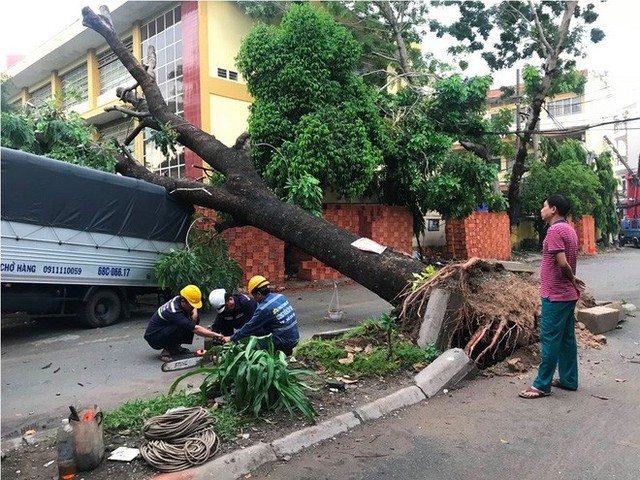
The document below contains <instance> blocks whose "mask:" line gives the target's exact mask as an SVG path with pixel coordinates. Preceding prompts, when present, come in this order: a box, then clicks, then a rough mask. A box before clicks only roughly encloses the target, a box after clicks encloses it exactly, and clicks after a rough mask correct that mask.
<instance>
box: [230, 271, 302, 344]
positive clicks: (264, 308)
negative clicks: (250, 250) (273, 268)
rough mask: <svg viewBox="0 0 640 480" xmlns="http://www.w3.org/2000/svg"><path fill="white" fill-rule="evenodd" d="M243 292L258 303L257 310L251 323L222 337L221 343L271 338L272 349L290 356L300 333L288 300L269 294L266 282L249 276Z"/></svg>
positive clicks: (259, 277) (261, 277) (270, 292)
mask: <svg viewBox="0 0 640 480" xmlns="http://www.w3.org/2000/svg"><path fill="white" fill-rule="evenodd" d="M247 289H248V290H249V293H250V294H251V296H252V297H253V298H255V299H256V301H257V302H258V308H256V311H255V312H254V314H253V317H251V320H249V321H248V322H247V323H245V324H244V326H243V327H242V328H240V330H238V331H237V332H235V333H234V334H233V335H230V336H225V337H224V341H225V342H237V341H238V340H240V339H242V338H244V337H248V336H251V335H254V336H264V335H272V338H273V345H274V347H275V348H276V349H277V350H280V351H282V352H284V354H285V355H291V354H292V353H293V349H294V347H295V346H296V345H297V344H298V340H300V332H299V331H298V322H297V320H296V312H295V311H294V310H293V307H292V306H291V304H290V303H289V300H287V297H285V296H284V295H281V294H279V293H273V292H272V291H271V290H270V289H269V281H268V280H267V279H266V278H264V277H263V276H261V275H256V276H255V277H252V278H251V280H249V285H248V287H247ZM261 346H262V347H264V344H263V343H261Z"/></svg>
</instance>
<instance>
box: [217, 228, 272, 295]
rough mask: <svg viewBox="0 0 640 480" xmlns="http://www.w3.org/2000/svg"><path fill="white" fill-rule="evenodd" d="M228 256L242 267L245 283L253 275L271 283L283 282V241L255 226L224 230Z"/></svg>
mask: <svg viewBox="0 0 640 480" xmlns="http://www.w3.org/2000/svg"><path fill="white" fill-rule="evenodd" d="M222 235H223V236H224V238H225V240H226V241H227V243H228V244H229V256H230V257H231V258H233V259H234V260H235V261H236V262H238V263H239V264H240V267H242V271H243V272H244V282H243V284H246V283H247V282H248V281H249V279H250V278H251V277H252V276H254V275H263V276H264V277H266V278H267V279H268V280H269V281H270V282H271V283H272V284H276V285H277V284H282V282H284V242H283V241H282V240H278V239H277V238H276V237H272V236H271V235H269V234H268V233H265V232H263V231H262V230H259V229H257V228H255V227H239V228H230V229H228V230H225V231H224V232H223V233H222Z"/></svg>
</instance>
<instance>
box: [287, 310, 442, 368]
mask: <svg viewBox="0 0 640 480" xmlns="http://www.w3.org/2000/svg"><path fill="white" fill-rule="evenodd" d="M389 333H390V335H391V341H392V342H393V350H392V351H391V352H392V353H391V355H389V351H390V349H389ZM383 335H384V338H385V340H386V344H385V345H383V344H382V336H383ZM351 342H356V344H359V345H362V344H363V342H366V343H368V344H369V345H371V346H372V348H371V349H370V350H369V351H368V352H366V353H365V352H364V351H362V352H355V353H354V355H353V361H352V362H351V363H341V362H339V360H340V359H343V358H344V357H345V355H346V351H345V347H344V344H345V343H346V344H350V343H351ZM438 355H440V352H439V351H438V349H437V348H436V347H435V346H433V345H427V346H426V347H424V348H420V347H418V346H417V345H414V344H413V343H411V342H409V341H406V340H403V339H402V338H401V337H399V336H398V335H397V333H396V331H395V317H394V316H392V315H383V316H381V317H380V318H373V319H367V320H365V321H364V322H362V323H361V324H360V325H358V326H357V327H355V328H352V329H351V330H349V331H348V332H346V333H345V334H343V335H341V336H339V337H336V338H333V339H330V340H315V339H314V340H307V341H305V342H302V343H301V344H300V345H298V347H297V348H296V358H297V359H298V360H299V361H301V362H304V363H305V364H307V365H310V366H312V367H313V368H317V369H323V370H325V371H326V372H327V373H328V374H336V375H344V374H348V375H350V376H352V377H356V378H358V377H368V376H380V375H387V374H393V373H396V372H398V371H399V370H401V369H414V368H415V367H416V365H425V366H426V365H427V364H429V363H430V362H432V361H433V360H434V359H435V358H437V357H438Z"/></svg>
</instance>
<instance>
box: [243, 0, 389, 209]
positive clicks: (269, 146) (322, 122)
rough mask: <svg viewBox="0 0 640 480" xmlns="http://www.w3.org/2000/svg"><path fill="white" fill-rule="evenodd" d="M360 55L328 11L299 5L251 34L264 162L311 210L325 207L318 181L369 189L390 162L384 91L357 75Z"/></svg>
mask: <svg viewBox="0 0 640 480" xmlns="http://www.w3.org/2000/svg"><path fill="white" fill-rule="evenodd" d="M359 55H360V46H359V45H358V43H357V42H355V41H354V39H353V37H352V36H351V34H350V33H349V32H348V31H347V30H346V29H344V28H342V27H339V26H337V25H336V24H335V22H334V21H333V20H332V19H331V17H330V16H329V15H328V14H327V13H325V12H323V11H321V10H319V9H316V8H314V7H312V6H310V5H293V6H291V7H290V9H289V10H288V12H287V13H286V15H285V16H284V18H283V20H282V23H281V25H280V26H279V27H273V26H267V25H259V26H257V27H256V28H255V29H254V30H253V31H252V32H251V33H250V34H249V35H248V36H247V37H245V39H244V40H243V42H242V46H241V49H240V53H239V55H238V57H237V65H238V68H239V70H240V71H241V73H242V75H243V77H244V78H245V79H246V81H247V88H248V90H249V92H250V93H251V95H252V96H253V97H254V99H255V101H254V103H253V104H252V105H251V114H250V118H249V132H250V133H251V138H252V158H253V160H254V162H255V164H256V168H257V169H258V171H259V172H260V173H261V174H262V175H263V177H264V178H265V180H266V181H267V183H268V185H269V186H270V187H271V188H272V189H273V191H274V192H275V193H276V195H278V196H280V197H281V198H286V199H288V200H289V201H295V202H296V203H298V202H300V203H298V204H299V205H301V206H303V207H304V208H306V209H308V210H311V211H316V212H317V211H319V210H320V205H319V201H317V199H318V198H319V196H318V195H317V193H318V188H320V189H321V190H322V191H324V189H326V188H331V189H333V190H334V191H336V192H337V193H339V194H340V195H343V196H345V197H347V198H353V197H355V196H358V195H361V194H362V193H363V192H364V191H365V189H366V188H367V187H368V186H369V185H370V183H371V181H372V179H373V174H374V171H375V168H376V166H377V165H379V164H380V163H381V162H382V153H381V150H380V147H379V144H380V142H381V135H382V129H381V119H380V117H379V114H378V110H377V106H376V103H375V99H376V93H375V91H373V90H372V89H370V88H369V87H367V86H365V85H364V83H363V82H362V80H360V79H359V78H357V77H355V76H354V75H353V71H354V69H355V66H356V64H357V60H358V58H359ZM283 85H286V88H283ZM311 178H315V179H316V180H317V181H318V182H317V183H316V182H312V181H311V180H310V179H311ZM298 183H299V184H301V186H299V187H297V186H295V184H298Z"/></svg>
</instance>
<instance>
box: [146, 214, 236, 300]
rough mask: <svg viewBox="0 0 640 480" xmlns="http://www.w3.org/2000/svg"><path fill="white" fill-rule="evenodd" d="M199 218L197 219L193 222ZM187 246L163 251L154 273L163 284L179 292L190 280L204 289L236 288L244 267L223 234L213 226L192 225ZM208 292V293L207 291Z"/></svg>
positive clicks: (233, 289) (204, 290)
mask: <svg viewBox="0 0 640 480" xmlns="http://www.w3.org/2000/svg"><path fill="white" fill-rule="evenodd" d="M198 220H199V218H196V220H194V223H195V222H196V221H198ZM187 245H188V246H187V247H185V248H183V249H180V250H174V251H172V252H170V253H168V254H166V255H162V256H161V257H160V258H159V259H158V261H157V262H156V265H155V274H156V278H157V279H158V282H159V284H160V286H161V287H162V288H165V289H168V290H170V291H171V292H172V293H173V294H177V292H178V291H180V289H181V288H182V287H184V286H185V285H188V284H194V285H198V286H199V287H200V289H201V290H202V291H203V292H209V291H211V290H213V289H214V288H224V289H225V290H226V291H228V292H232V291H235V290H236V289H237V287H238V285H239V283H240V279H241V278H242V269H241V268H240V266H239V265H238V263H237V262H236V261H234V260H233V259H231V258H230V257H229V249H228V246H227V243H226V241H225V240H224V238H223V237H222V236H220V235H218V234H217V232H215V231H214V230H213V229H201V228H196V227H194V228H192V229H191V230H190V231H189V233H188V242H187ZM205 296H206V295H205Z"/></svg>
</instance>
